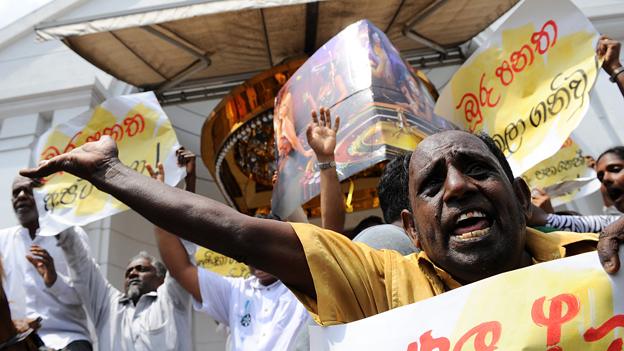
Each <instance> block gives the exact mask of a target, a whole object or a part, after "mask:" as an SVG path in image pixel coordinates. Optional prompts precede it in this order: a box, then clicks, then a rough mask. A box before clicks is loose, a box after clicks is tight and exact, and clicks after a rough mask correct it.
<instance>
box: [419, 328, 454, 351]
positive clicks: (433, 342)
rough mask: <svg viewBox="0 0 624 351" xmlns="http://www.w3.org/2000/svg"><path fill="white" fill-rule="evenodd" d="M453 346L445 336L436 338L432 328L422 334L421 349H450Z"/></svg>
mask: <svg viewBox="0 0 624 351" xmlns="http://www.w3.org/2000/svg"><path fill="white" fill-rule="evenodd" d="M450 348H451V343H450V342H449V339H447V338H445V337H441V338H434V337H433V336H431V330H429V331H428V332H426V333H424V334H423V335H421V336H420V351H433V350H436V351H448V350H450Z"/></svg>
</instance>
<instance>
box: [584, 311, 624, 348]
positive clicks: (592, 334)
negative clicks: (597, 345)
mask: <svg viewBox="0 0 624 351" xmlns="http://www.w3.org/2000/svg"><path fill="white" fill-rule="evenodd" d="M615 328H624V315H623V314H618V315H615V316H613V317H611V318H609V319H608V320H607V321H606V322H604V323H603V324H602V325H601V326H599V327H598V328H589V329H587V331H586V332H585V334H583V339H585V341H588V342H594V341H598V340H600V339H602V338H604V337H605V336H606V335H607V334H609V333H610V332H611V331H612V330H613V329H615ZM622 346H624V342H623V341H622V338H617V339H615V340H613V342H612V343H611V344H610V345H609V348H608V349H607V351H621V350H622Z"/></svg>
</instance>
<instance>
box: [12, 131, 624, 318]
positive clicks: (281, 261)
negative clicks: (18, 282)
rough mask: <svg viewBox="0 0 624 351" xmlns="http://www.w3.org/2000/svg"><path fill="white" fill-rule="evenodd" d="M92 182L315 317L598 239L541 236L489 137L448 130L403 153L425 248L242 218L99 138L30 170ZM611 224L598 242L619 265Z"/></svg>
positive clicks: (409, 216)
mask: <svg viewBox="0 0 624 351" xmlns="http://www.w3.org/2000/svg"><path fill="white" fill-rule="evenodd" d="M57 171H66V172H70V173H72V174H75V175H77V176H79V177H81V178H84V179H87V180H89V181H91V182H92V183H93V184H94V185H95V186H96V187H97V188H98V189H101V190H103V191H105V192H107V193H110V194H112V195H113V196H115V197H116V198H118V199H119V200H121V201H123V202H124V203H125V204H127V205H128V206H130V207H131V208H133V209H134V210H136V211H137V212H139V213H140V214H142V215H143V216H144V217H146V218H147V219H149V220H150V221H152V222H153V223H155V224H156V225H158V226H160V227H162V228H164V229H165V230H167V231H169V232H171V233H175V234H176V235H179V236H181V237H183V238H185V239H188V240H190V241H193V242H195V243H197V244H199V245H202V246H204V247H207V248H210V249H212V250H215V251H217V252H220V253H223V254H225V255H227V256H230V257H232V258H234V259H236V260H238V261H241V262H245V263H247V264H249V265H252V266H254V267H257V268H258V269H261V270H263V271H266V272H269V273H271V274H272V275H274V276H276V277H277V278H278V279H280V280H281V281H282V282H283V283H284V284H286V285H287V286H288V287H289V288H290V289H291V290H292V291H293V292H294V293H295V295H297V297H298V298H299V300H300V301H302V302H303V303H304V304H305V305H306V307H307V308H308V310H309V311H310V312H311V313H312V314H313V316H314V318H315V320H316V321H317V322H319V323H320V324H323V325H331V324H336V323H345V322H351V321H355V320H358V319H361V318H365V317H368V316H371V315H375V314H377V313H380V312H384V311H386V310H388V309H391V308H395V307H398V306H401V305H406V304H410V303H413V302H416V301H419V300H423V299H426V298H429V297H432V296H435V295H438V294H441V293H443V292H445V291H447V290H449V289H453V288H456V287H459V286H460V285H462V284H468V283H472V282H475V281H478V280H480V279H484V278H487V277H490V276H493V275H495V274H498V273H502V272H506V271H510V270H514V269H518V268H521V267H524V266H527V265H530V264H532V263H534V262H541V261H546V260H551V259H555V258H559V257H561V256H562V255H571V254H575V253H578V252H584V251H588V250H592V249H594V248H595V243H596V241H597V237H596V236H595V235H589V234H574V233H556V234H553V233H550V234H548V235H544V234H542V233H540V232H537V231H534V230H531V229H528V228H527V227H526V218H527V215H528V214H529V208H530V207H529V205H530V200H529V198H530V194H529V191H528V188H527V186H526V184H525V183H524V182H523V181H522V180H521V179H520V178H513V175H512V174H511V170H510V168H509V165H508V164H507V162H506V161H505V158H504V157H503V155H502V154H501V152H500V151H499V150H498V149H497V148H496V146H495V145H494V143H493V142H492V141H491V140H490V139H489V138H487V137H486V138H480V137H477V136H475V135H472V134H469V133H467V132H460V131H448V132H443V133H439V134H435V135H433V136H430V137H428V138H426V139H425V140H423V141H422V142H421V143H420V144H419V145H418V147H417V148H416V150H414V152H413V154H412V158H411V164H410V170H409V196H410V204H411V208H412V212H411V213H410V212H409V211H404V212H403V213H402V218H403V224H404V227H405V230H406V232H407V233H408V234H409V235H410V237H411V238H412V239H413V241H414V242H415V244H416V246H417V247H419V248H421V249H422V250H423V252H421V253H420V254H419V255H410V256H406V257H404V256H402V255H400V254H399V253H397V252H394V251H375V250H373V249H371V248H369V247H366V246H365V245H362V244H357V243H352V242H351V241H349V240H348V239H346V238H345V237H344V236H341V235H338V234H336V233H334V232H331V231H327V230H323V229H321V228H318V227H315V226H313V225H309V224H296V223H283V222H279V221H271V220H262V219H257V218H252V217H248V216H246V215H243V214H240V213H238V212H237V211H235V210H233V209H231V208H229V207H227V206H225V205H223V204H220V203H218V202H216V201H213V200H210V199H207V198H204V197H202V196H198V195H195V194H191V193H188V192H184V191H183V190H180V189H176V188H173V187H169V186H167V185H164V184H161V183H159V182H158V181H155V180H153V179H151V178H148V177H144V176H142V175H140V174H138V173H136V172H134V171H133V170H131V169H130V168H128V167H126V166H124V165H123V164H122V163H121V162H120V161H119V159H118V157H117V148H116V146H115V143H114V142H113V140H112V139H110V138H108V137H103V138H102V139H100V140H99V141H98V142H94V143H88V144H85V145H83V146H82V147H80V148H77V149H74V150H72V151H71V152H70V153H67V154H63V155H59V156H57V157H55V158H53V159H51V160H49V161H47V162H44V163H43V164H41V165H40V166H39V167H38V168H36V169H32V170H25V171H22V174H24V175H27V176H32V177H37V176H45V175H48V174H52V173H54V172H57ZM619 240H621V239H620V238H618V233H616V232H608V231H607V233H605V234H604V235H602V236H601V241H600V243H599V244H598V247H599V253H600V256H601V260H602V262H603V263H604V264H605V267H607V268H608V269H609V270H610V271H615V270H617V269H618V268H619V262H618V257H617V254H616V253H617V249H618V246H617V244H618V243H619Z"/></svg>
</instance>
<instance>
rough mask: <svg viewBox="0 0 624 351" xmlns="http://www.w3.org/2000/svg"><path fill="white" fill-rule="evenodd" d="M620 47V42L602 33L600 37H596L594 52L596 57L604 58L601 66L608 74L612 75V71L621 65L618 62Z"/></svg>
mask: <svg viewBox="0 0 624 351" xmlns="http://www.w3.org/2000/svg"><path fill="white" fill-rule="evenodd" d="M620 48H621V45H620V42H618V41H616V40H613V39H611V38H609V37H607V36H606V35H602V36H600V39H598V46H597V47H596V54H597V55H598V57H603V58H604V62H603V63H602V68H603V69H604V70H605V72H607V74H609V75H613V72H614V71H615V70H616V69H617V68H619V67H621V66H622V64H621V63H620Z"/></svg>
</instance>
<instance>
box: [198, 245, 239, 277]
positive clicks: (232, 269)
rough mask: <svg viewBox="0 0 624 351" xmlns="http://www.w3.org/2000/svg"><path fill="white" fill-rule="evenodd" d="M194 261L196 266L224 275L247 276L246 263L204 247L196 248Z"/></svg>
mask: <svg viewBox="0 0 624 351" xmlns="http://www.w3.org/2000/svg"><path fill="white" fill-rule="evenodd" d="M195 262H196V263H197V265H198V266H200V267H202V268H205V269H208V270H210V271H213V272H215V273H217V274H220V275H222V276H225V277H233V278H247V277H249V268H248V267H247V265H246V264H244V263H240V262H238V261H236V260H235V259H233V258H230V257H227V256H224V255H222V254H220V253H218V252H214V251H212V250H210V249H206V248H204V247H198V248H197V251H196V252H195Z"/></svg>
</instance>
